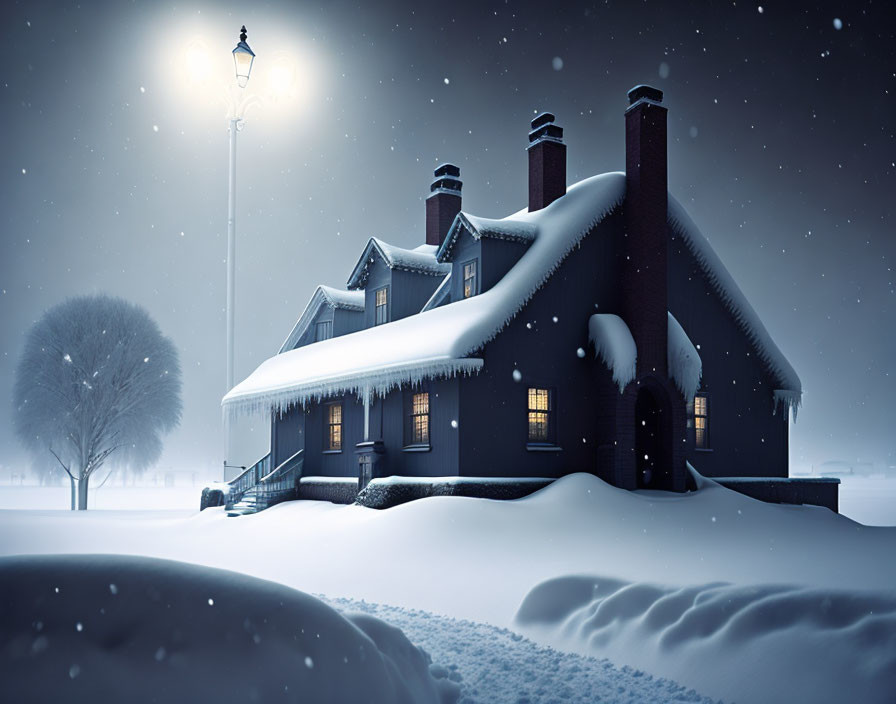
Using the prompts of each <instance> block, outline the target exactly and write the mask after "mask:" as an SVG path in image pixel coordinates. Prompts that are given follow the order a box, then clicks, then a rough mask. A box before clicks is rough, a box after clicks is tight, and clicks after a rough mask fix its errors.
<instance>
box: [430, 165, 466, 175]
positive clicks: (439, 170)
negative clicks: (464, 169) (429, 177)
mask: <svg viewBox="0 0 896 704" xmlns="http://www.w3.org/2000/svg"><path fill="white" fill-rule="evenodd" d="M432 173H433V176H435V177H436V178H438V177H439V176H454V177H455V178H456V177H458V176H460V167H458V166H455V165H454V164H447V163H446V164H440V165H439V166H437V167H436V170H435V171H433V172H432Z"/></svg>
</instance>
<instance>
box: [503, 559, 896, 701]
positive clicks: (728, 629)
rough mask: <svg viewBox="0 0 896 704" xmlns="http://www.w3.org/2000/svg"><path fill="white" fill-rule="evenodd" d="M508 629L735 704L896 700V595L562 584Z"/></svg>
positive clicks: (585, 581) (573, 580) (578, 579)
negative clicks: (667, 676) (673, 679)
mask: <svg viewBox="0 0 896 704" xmlns="http://www.w3.org/2000/svg"><path fill="white" fill-rule="evenodd" d="M516 625H517V627H518V628H520V629H521V630H522V631H523V632H525V633H528V634H531V635H535V636H537V637H538V638H539V640H542V641H544V640H547V641H550V642H552V643H553V644H555V645H561V646H565V647H572V648H574V649H575V650H577V651H579V652H583V653H588V654H592V655H599V656H606V655H611V656H612V658H613V660H614V661H615V662H625V663H627V664H629V665H637V666H639V667H645V668H646V669H648V670H649V671H650V672H653V673H655V674H660V675H663V674H668V673H674V675H675V677H676V679H678V680H679V681H681V682H684V683H685V684H687V685H689V686H692V687H696V688H698V689H699V690H701V691H703V692H705V693H707V694H709V695H711V696H720V697H721V696H724V697H726V698H730V697H732V696H735V697H736V699H737V701H740V702H763V703H764V702H788V703H789V702H794V701H811V702H832V703H833V702H846V701H854V700H856V698H857V697H858V698H860V699H861V701H863V702H880V703H881V704H884V703H889V702H892V700H893V699H892V698H893V695H894V693H896V592H868V593H861V592H852V591H844V590H836V589H822V588H812V587H798V586H781V585H760V586H735V585H731V584H725V583H710V584H702V585H695V586H688V587H682V588H676V587H669V586H661V585H657V584H651V583H634V582H628V581H625V580H619V579H611V578H601V577H586V576H571V577H559V578H556V579H551V580H548V581H546V582H543V583H541V584H539V585H538V586H537V587H535V588H534V589H533V590H532V591H530V592H529V594H528V595H527V596H526V598H525V599H524V600H523V603H522V605H521V606H520V609H519V611H518V613H517V616H516ZM860 693H861V694H860Z"/></svg>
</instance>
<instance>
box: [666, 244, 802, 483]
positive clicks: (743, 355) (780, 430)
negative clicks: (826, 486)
mask: <svg viewBox="0 0 896 704" xmlns="http://www.w3.org/2000/svg"><path fill="white" fill-rule="evenodd" d="M669 268H670V285H669V308H670V310H671V311H672V314H673V315H674V316H675V318H676V319H677V320H678V322H679V323H681V326H682V327H683V328H684V330H685V332H686V333H687V335H688V337H689V338H690V339H691V342H693V343H694V345H698V346H699V350H698V352H699V354H700V359H701V360H702V362H703V381H702V383H701V389H702V390H705V391H706V392H707V394H708V396H709V437H710V440H709V442H710V448H711V449H710V450H698V449H695V448H694V447H693V437H691V442H690V443H689V447H690V448H691V449H690V450H689V452H688V454H687V457H688V460H689V461H690V462H691V464H692V465H694V468H695V469H696V470H697V471H698V472H700V473H701V474H704V475H706V476H709V477H718V476H722V477H734V476H745V477H786V476H787V472H788V469H787V468H788V459H787V456H788V433H789V426H788V419H787V414H786V413H785V412H784V410H783V409H778V410H777V412H776V411H775V407H774V397H773V392H774V383H773V380H772V379H771V378H770V377H769V375H768V374H767V373H766V371H765V369H764V365H763V364H762V362H761V361H760V359H759V357H758V356H757V355H756V350H755V349H753V347H752V345H751V344H750V343H749V341H748V340H747V338H746V336H745V335H744V334H743V333H742V332H741V330H740V329H739V328H738V326H737V324H736V323H735V322H734V319H733V318H732V317H731V314H730V313H729V312H728V311H727V310H726V309H725V307H724V305H723V304H722V302H721V300H720V299H719V297H718V295H717V294H716V293H715V291H714V290H713V289H712V287H711V286H710V284H709V282H708V281H707V280H706V278H705V277H704V276H703V275H702V274H701V273H700V270H699V267H698V266H697V263H696V261H695V260H694V258H693V257H692V256H691V254H690V252H689V251H688V250H687V248H686V247H685V245H684V243H683V242H682V241H681V240H680V238H672V239H670V247H669ZM690 432H691V434H693V428H691V429H690Z"/></svg>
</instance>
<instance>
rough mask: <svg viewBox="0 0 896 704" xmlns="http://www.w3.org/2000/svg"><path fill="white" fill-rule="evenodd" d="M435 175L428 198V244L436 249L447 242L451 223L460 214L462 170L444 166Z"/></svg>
mask: <svg viewBox="0 0 896 704" xmlns="http://www.w3.org/2000/svg"><path fill="white" fill-rule="evenodd" d="M433 175H434V176H435V179H434V180H433V182H432V185H431V186H430V187H429V190H430V191H431V193H430V194H429V195H428V196H427V197H426V244H434V245H435V246H436V247H438V246H439V245H441V244H442V242H443V241H444V240H445V235H447V234H448V230H449V229H450V228H451V223H453V222H454V218H455V217H457V214H458V213H459V212H460V202H461V196H460V189H461V187H462V186H463V182H462V181H461V180H460V169H459V168H458V167H456V166H455V165H454V164H442V165H441V166H440V167H438V168H437V169H436V170H435V171H434V172H433Z"/></svg>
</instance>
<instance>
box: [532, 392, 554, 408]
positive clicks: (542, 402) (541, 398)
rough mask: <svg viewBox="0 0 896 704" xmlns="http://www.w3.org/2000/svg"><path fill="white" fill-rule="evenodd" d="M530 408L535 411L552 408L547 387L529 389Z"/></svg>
mask: <svg viewBox="0 0 896 704" xmlns="http://www.w3.org/2000/svg"><path fill="white" fill-rule="evenodd" d="M529 409H530V410H534V411H549V410H550V407H549V406H548V390H547V389H529Z"/></svg>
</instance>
